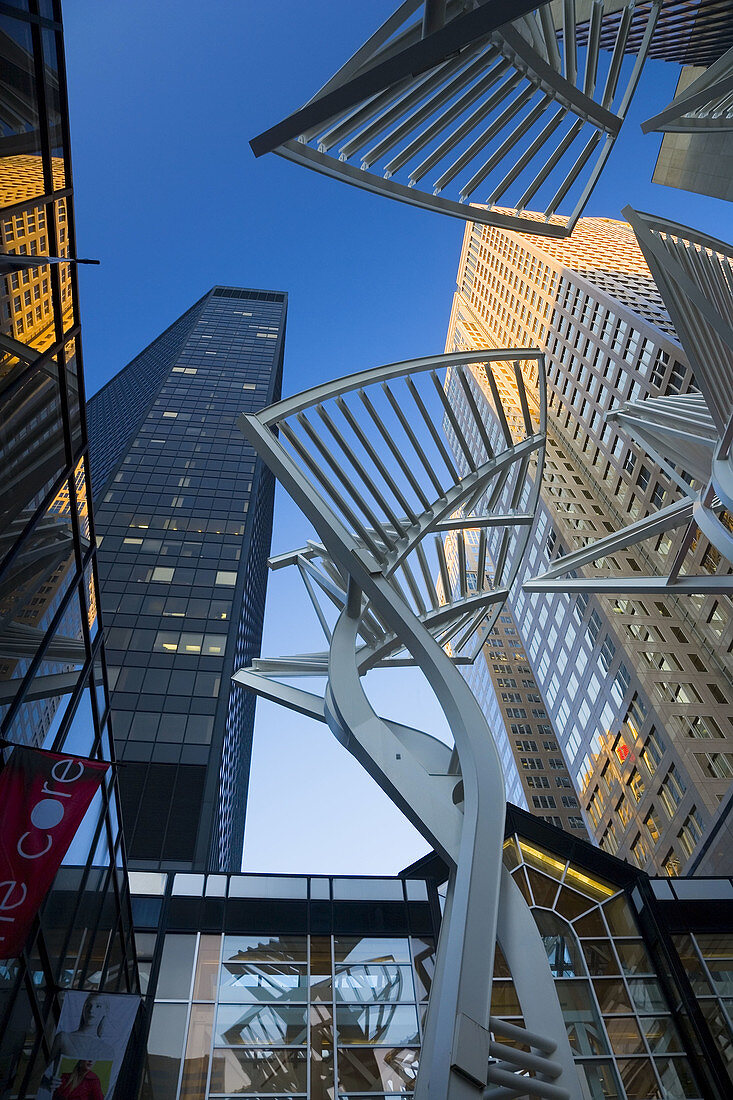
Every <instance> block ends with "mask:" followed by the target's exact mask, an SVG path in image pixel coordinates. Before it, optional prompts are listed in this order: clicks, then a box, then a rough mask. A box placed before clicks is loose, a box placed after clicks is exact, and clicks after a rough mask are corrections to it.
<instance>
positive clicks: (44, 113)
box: [0, 0, 138, 1097]
mask: <svg viewBox="0 0 733 1100" xmlns="http://www.w3.org/2000/svg"><path fill="white" fill-rule="evenodd" d="M35 10H36V6H33V11H35ZM43 13H44V15H43V18H42V19H41V17H40V16H39V15H38V14H32V13H29V11H28V5H24V6H23V5H17V6H15V7H11V6H9V5H5V8H4V11H3V14H2V15H0V68H1V69H2V74H3V82H2V91H1V92H0V102H1V103H2V111H0V116H1V117H2V122H1V123H0V127H1V129H0V135H1V140H0V207H1V209H0V237H1V240H2V253H3V257H2V267H1V268H0V271H1V272H2V274H1V275H0V321H1V328H0V422H1V427H0V469H2V479H1V482H0V617H1V619H2V630H1V631H0V635H1V638H0V737H2V739H3V745H4V748H3V753H4V762H5V763H8V762H9V761H11V760H12V759H13V752H14V750H15V747H16V746H27V747H30V748H35V749H46V750H50V751H53V752H56V753H62V754H68V755H72V756H77V757H89V758H92V759H93V760H95V761H108V762H113V761H114V756H113V746H112V743H111V734H110V726H109V694H108V688H107V674H106V668H105V657H104V648H103V643H102V633H101V630H100V623H99V614H98V608H99V595H98V579H97V564H96V551H95V543H94V529H93V520H92V514H91V509H90V506H89V505H90V500H91V490H90V481H89V466H88V458H87V434H86V424H85V417H84V384H83V374H82V361H81V348H80V325H79V308H78V296H77V283H76V270H75V265H74V263H73V262H72V261H73V259H74V258H75V256H76V250H75V241H74V226H73V202H72V180H71V164H70V158H69V139H68V109H67V97H66V82H65V74H64V71H63V66H62V58H63V40H62V28H61V21H60V11H59V6H58V4H57V3H56V2H55V0H54V2H53V3H48V4H45V5H43ZM42 257H49V258H52V257H53V258H59V259H61V261H62V262H52V263H44V262H43V261H42V259H41V258H42ZM64 258H68V260H67V261H66V262H63V261H64ZM12 885H13V884H10V883H8V882H6V883H4V884H3V886H4V895H3V896H4V900H3V905H4V906H5V907H6V908H7V907H8V903H9V901H10V900H12V899H11V897H10V894H9V893H8V889H9V888H10V889H11V890H12ZM16 897H17V895H16ZM4 919H7V914H6V915H5V917H4ZM131 937H132V931H131V919H130V902H129V894H128V888H127V878H126V874H125V866H124V848H123V843H122V836H121V831H120V825H119V812H118V805H117V777H116V769H115V767H114V765H113V766H112V767H110V768H109V769H108V771H107V773H106V778H105V779H104V781H103V783H102V786H101V788H100V789H99V791H98V794H97V796H96V797H95V798H94V800H93V802H92V803H91V806H90V807H89V809H88V811H87V813H86V816H85V817H84V819H83V821H82V823H81V825H80V827H79V829H78V831H77V833H76V836H75V838H74V839H73V840H72V842H71V847H70V848H69V850H68V852H67V855H66V857H65V859H64V863H63V865H62V867H61V869H60V871H59V872H58V874H57V876H56V879H55V882H54V884H53V886H52V887H51V890H50V892H49V894H48V895H47V897H46V899H45V902H44V903H43V905H42V907H41V909H40V912H39V914H38V916H37V917H36V918H35V921H34V923H33V926H32V929H31V933H30V936H29V938H28V940H27V943H26V947H25V951H24V952H23V954H22V956H21V957H19V958H14V959H6V960H3V961H0V1091H1V1092H2V1094H3V1096H13V1097H15V1096H18V1097H20V1096H34V1095H35V1094H36V1090H37V1088H38V1085H39V1082H40V1079H41V1075H42V1073H43V1072H44V1070H45V1069H46V1067H47V1066H48V1063H49V1054H50V1044H51V1041H52V1039H53V1031H54V1026H55V1022H56V1020H57V1019H58V1013H59V1006H60V1001H61V996H62V994H63V991H64V990H66V989H72V990H88V991H92V990H99V991H104V992H105V993H133V994H134V993H136V991H137V988H138V987H137V972H136V968H135V962H134V948H133V945H132V939H131Z"/></svg>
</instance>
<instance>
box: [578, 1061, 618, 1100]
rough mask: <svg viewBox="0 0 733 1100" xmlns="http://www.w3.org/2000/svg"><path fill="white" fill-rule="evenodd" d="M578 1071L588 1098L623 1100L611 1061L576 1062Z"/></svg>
mask: <svg viewBox="0 0 733 1100" xmlns="http://www.w3.org/2000/svg"><path fill="white" fill-rule="evenodd" d="M576 1065H577V1067H578V1073H579V1075H580V1077H581V1080H582V1081H583V1084H584V1085H585V1086H586V1095H587V1096H588V1097H589V1098H590V1100H623V1097H622V1093H621V1089H620V1086H619V1084H618V1079H617V1077H616V1072H615V1070H614V1068H613V1063H611V1062H603V1061H600V1060H599V1061H597V1062H577V1063H576Z"/></svg>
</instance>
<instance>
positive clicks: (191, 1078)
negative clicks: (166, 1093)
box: [179, 1005, 214, 1100]
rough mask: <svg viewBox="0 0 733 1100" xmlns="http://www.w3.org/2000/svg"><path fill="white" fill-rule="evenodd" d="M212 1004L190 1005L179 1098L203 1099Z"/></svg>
mask: <svg viewBox="0 0 733 1100" xmlns="http://www.w3.org/2000/svg"><path fill="white" fill-rule="evenodd" d="M213 1026H214V1006H213V1005H192V1006H191V1019H190V1021H189V1025H188V1041H187V1042H186V1054H185V1056H184V1059H183V1077H182V1079H181V1092H180V1096H179V1100H204V1098H205V1096H206V1079H207V1077H208V1075H209V1054H210V1051H211V1032H212V1028H213Z"/></svg>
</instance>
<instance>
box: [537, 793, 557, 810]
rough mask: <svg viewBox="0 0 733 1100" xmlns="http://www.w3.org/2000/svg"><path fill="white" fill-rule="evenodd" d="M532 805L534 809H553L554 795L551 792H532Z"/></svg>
mask: <svg viewBox="0 0 733 1100" xmlns="http://www.w3.org/2000/svg"><path fill="white" fill-rule="evenodd" d="M532 805H533V806H534V808H535V809H536V810H554V809H555V808H556V807H555V797H554V795H551V794H533V795H532Z"/></svg>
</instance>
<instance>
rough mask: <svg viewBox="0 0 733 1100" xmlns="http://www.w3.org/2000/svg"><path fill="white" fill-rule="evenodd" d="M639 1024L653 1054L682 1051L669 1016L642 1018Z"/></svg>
mask: <svg viewBox="0 0 733 1100" xmlns="http://www.w3.org/2000/svg"><path fill="white" fill-rule="evenodd" d="M640 1022H641V1026H642V1028H643V1029H644V1035H645V1036H646V1041H647V1043H648V1044H649V1049H650V1050H651V1052H652V1053H653V1054H654V1053H660V1054H661V1053H663V1052H664V1051H668V1050H672V1051H676V1050H682V1044H681V1043H680V1039H679V1036H678V1034H677V1028H676V1027H675V1026H674V1023H673V1022H672V1020H671V1019H670V1017H669V1016H642V1017H640Z"/></svg>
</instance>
